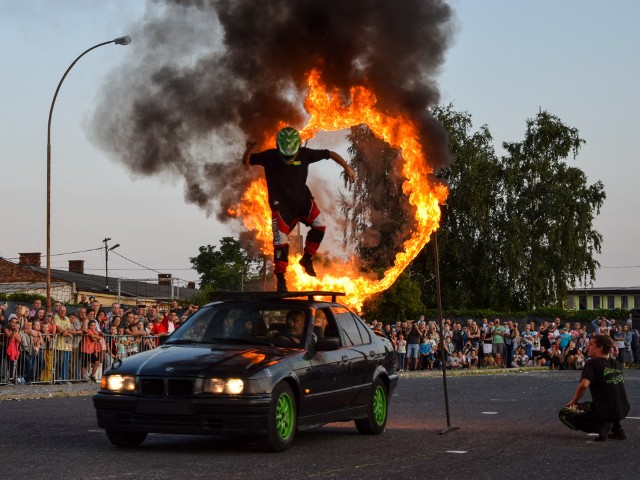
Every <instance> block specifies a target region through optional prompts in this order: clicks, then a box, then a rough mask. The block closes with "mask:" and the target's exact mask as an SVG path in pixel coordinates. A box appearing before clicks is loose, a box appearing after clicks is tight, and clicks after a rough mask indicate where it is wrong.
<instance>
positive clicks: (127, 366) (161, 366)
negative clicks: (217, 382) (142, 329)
mask: <svg viewBox="0 0 640 480" xmlns="http://www.w3.org/2000/svg"><path fill="white" fill-rule="evenodd" d="M300 352H302V351H301V350H292V349H283V348H276V347H272V346H257V347H256V346H251V347H247V346H239V345H233V346H231V345H229V346H227V345H222V346H220V345H215V346H213V347H212V346H211V345H163V346H161V347H159V348H156V349H154V350H150V351H147V352H143V353H139V354H137V355H134V356H132V357H129V358H126V359H125V360H123V361H122V364H121V365H119V366H118V365H117V364H115V365H114V366H113V367H112V368H111V369H110V373H119V374H123V375H144V376H163V377H166V376H176V377H185V376H199V375H225V376H228V375H252V374H253V373H255V372H256V371H258V370H260V369H262V368H266V367H268V366H271V365H274V364H275V363H278V362H280V361H281V360H282V359H283V358H285V357H287V356H291V355H295V354H296V353H300Z"/></svg>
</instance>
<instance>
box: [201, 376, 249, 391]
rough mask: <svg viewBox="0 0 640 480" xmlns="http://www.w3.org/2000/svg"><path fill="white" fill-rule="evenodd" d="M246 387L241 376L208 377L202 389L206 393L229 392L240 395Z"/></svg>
mask: <svg viewBox="0 0 640 480" xmlns="http://www.w3.org/2000/svg"><path fill="white" fill-rule="evenodd" d="M243 389H244V382H243V381H242V380H240V379H239V378H228V379H226V380H223V379H221V378H206V379H205V380H204V385H203V387H202V390H203V391H204V392H205V393H228V394H230V395H238V394H239V393H242V390H243Z"/></svg>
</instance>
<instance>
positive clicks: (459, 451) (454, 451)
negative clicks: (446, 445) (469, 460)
mask: <svg viewBox="0 0 640 480" xmlns="http://www.w3.org/2000/svg"><path fill="white" fill-rule="evenodd" d="M445 453H469V452H468V451H467V450H447V451H446V452H445Z"/></svg>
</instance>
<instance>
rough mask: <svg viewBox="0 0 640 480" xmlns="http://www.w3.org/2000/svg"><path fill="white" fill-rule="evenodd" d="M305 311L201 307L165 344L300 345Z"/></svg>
mask: <svg viewBox="0 0 640 480" xmlns="http://www.w3.org/2000/svg"><path fill="white" fill-rule="evenodd" d="M308 316H309V313H308V312H307V311H306V310H304V309H300V308H294V307H288V306H275V307H272V306H269V307H265V306H264V305H257V304H255V305H253V304H248V303H223V304H217V305H211V306H208V307H203V308H201V309H200V310H199V311H198V312H197V313H195V314H194V315H193V316H192V317H191V318H189V320H187V322H186V323H185V324H184V325H182V326H180V328H178V329H177V330H176V331H174V332H173V334H172V335H171V337H170V338H169V339H168V340H167V341H166V342H165V344H188V343H229V344H243V343H244V344H251V345H256V344H260V345H275V346H281V347H292V348H302V347H303V346H304V339H305V338H306V330H307V329H306V325H307V323H308V322H307V318H308Z"/></svg>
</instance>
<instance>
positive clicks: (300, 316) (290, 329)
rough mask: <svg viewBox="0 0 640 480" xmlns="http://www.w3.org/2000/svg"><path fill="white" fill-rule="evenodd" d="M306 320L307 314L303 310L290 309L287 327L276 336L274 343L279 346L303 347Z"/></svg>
mask: <svg viewBox="0 0 640 480" xmlns="http://www.w3.org/2000/svg"><path fill="white" fill-rule="evenodd" d="M304 322H305V315H304V312H303V311H302V310H290V311H289V313H287V318H286V324H287V329H286V331H285V332H284V333H282V334H281V335H278V336H276V337H275V338H274V344H275V345H276V346H278V347H301V346H302V334H303V333H304Z"/></svg>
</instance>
